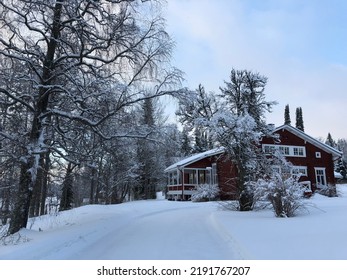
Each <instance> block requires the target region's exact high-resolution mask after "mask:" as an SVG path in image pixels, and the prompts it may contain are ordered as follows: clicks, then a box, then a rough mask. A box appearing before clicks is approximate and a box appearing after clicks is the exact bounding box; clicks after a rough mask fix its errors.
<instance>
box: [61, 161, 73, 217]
mask: <svg viewBox="0 0 347 280" xmlns="http://www.w3.org/2000/svg"><path fill="white" fill-rule="evenodd" d="M74 168H75V167H74V166H72V164H71V163H69V164H68V167H67V170H66V174H65V178H64V182H63V189H62V195H61V199H60V207H59V211H64V210H69V209H72V206H73V205H72V204H73V200H74V198H73V196H74V193H73V173H72V172H73V169H74Z"/></svg>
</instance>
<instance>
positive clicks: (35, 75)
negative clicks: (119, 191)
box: [0, 0, 181, 234]
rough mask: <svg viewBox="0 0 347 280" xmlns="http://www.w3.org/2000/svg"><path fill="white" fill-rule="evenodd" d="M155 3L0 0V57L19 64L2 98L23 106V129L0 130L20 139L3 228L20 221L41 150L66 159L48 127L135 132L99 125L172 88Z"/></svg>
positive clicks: (109, 134)
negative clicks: (13, 196) (14, 186)
mask: <svg viewBox="0 0 347 280" xmlns="http://www.w3.org/2000/svg"><path fill="white" fill-rule="evenodd" d="M159 4H160V3H159V2H158V1H136V0H114V1H113V0H100V1H92V0H90V1H82V0H72V1H64V0H60V1H55V0H47V1H37V0H26V1H24V0H3V1H0V25H1V30H0V60H4V61H6V62H7V63H8V65H9V69H11V67H12V66H15V65H18V64H20V65H21V71H20V72H18V73H16V75H13V73H11V72H10V73H9V75H12V77H10V76H8V77H2V78H3V79H6V80H7V81H8V82H7V83H6V84H5V83H1V88H0V94H1V98H5V97H6V98H7V99H9V101H10V103H11V106H16V105H18V106H21V107H22V108H23V110H25V111H28V112H29V114H28V119H27V123H26V125H27V130H28V133H26V134H22V133H20V134H19V135H17V134H15V133H13V131H2V132H1V135H2V137H4V138H6V139H14V141H17V140H18V139H20V142H21V143H20V147H21V151H20V153H19V154H18V159H20V162H19V169H20V175H19V188H18V195H17V200H16V202H15V205H14V209H13V211H12V217H11V222H10V226H9V233H10V234H12V233H15V232H17V231H18V230H20V229H21V228H23V227H26V225H27V220H28V213H29V208H30V203H31V198H32V194H33V193H34V192H35V188H37V186H38V177H39V172H40V170H42V169H43V168H42V164H43V161H42V158H43V156H44V155H46V154H47V153H49V154H50V155H51V156H57V157H62V158H64V159H65V160H67V161H69V160H70V158H71V155H70V153H69V149H68V147H66V146H65V142H64V141H60V143H59V144H58V145H57V142H55V139H54V137H55V134H51V133H49V132H50V131H54V132H59V133H60V136H61V137H63V136H65V135H67V134H68V132H71V129H69V131H65V132H64V131H63V130H60V129H61V127H59V123H62V122H66V123H70V124H71V126H70V127H72V128H78V127H81V126H82V127H84V128H85V129H88V130H89V131H90V133H92V134H96V135H98V136H100V137H101V138H102V139H112V138H114V137H132V136H138V133H137V132H136V131H135V130H132V131H129V130H126V129H123V128H121V129H119V130H118V131H110V130H109V129H108V128H107V126H106V125H105V123H107V122H109V121H110V120H112V119H117V118H118V117H119V113H120V112H122V111H123V110H125V109H126V108H128V107H131V106H133V105H134V104H136V103H137V102H139V101H141V100H144V99H147V98H153V97H154V96H161V95H164V94H170V93H173V92H176V91H175V89H174V88H173V86H175V85H177V83H178V82H179V81H180V78H181V73H180V71H178V70H176V69H173V68H171V67H170V65H169V58H170V53H171V49H172V45H173V43H172V41H171V39H170V37H169V35H168V34H167V33H166V32H165V30H164V28H163V23H164V22H163V19H162V18H161V16H160V13H158V12H157V9H156V8H157V7H159ZM143 83H149V84H150V85H151V86H152V87H153V88H154V89H155V90H154V91H153V93H152V95H151V96H148V95H144V94H143V90H142V88H143V87H142V86H140V84H143ZM24 85H25V86H24ZM109 101H112V102H109ZM100 108H102V109H100ZM22 115H23V114H22ZM70 135H71V134H70ZM140 136H142V137H143V136H144V135H140ZM18 141H19V140H18Z"/></svg>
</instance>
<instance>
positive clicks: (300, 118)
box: [295, 107, 305, 131]
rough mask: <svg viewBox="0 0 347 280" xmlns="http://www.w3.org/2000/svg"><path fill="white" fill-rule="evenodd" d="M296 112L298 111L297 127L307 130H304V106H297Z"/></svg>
mask: <svg viewBox="0 0 347 280" xmlns="http://www.w3.org/2000/svg"><path fill="white" fill-rule="evenodd" d="M295 113H296V122H295V127H296V128H297V129H300V130H302V131H305V130H304V118H303V116H302V108H301V107H298V108H296V111H295Z"/></svg>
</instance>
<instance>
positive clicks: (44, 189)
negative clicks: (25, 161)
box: [40, 153, 50, 215]
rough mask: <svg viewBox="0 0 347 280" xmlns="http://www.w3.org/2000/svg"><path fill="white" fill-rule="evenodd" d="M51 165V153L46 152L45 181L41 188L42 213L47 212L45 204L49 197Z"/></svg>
mask: <svg viewBox="0 0 347 280" xmlns="http://www.w3.org/2000/svg"><path fill="white" fill-rule="evenodd" d="M49 166H50V158H49V153H46V154H45V162H44V169H43V183H42V190H41V197H40V199H41V203H40V215H44V214H46V213H45V206H46V198H47V186H48V172H49Z"/></svg>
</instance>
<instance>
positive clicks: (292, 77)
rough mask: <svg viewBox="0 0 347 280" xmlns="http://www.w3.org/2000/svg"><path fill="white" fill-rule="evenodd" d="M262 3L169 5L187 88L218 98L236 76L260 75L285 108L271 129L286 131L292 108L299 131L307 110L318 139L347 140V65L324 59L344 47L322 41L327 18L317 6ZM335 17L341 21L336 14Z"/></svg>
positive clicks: (308, 121) (309, 126) (308, 123)
mask: <svg viewBox="0 0 347 280" xmlns="http://www.w3.org/2000/svg"><path fill="white" fill-rule="evenodd" d="M261 2H262V3H263V2H264V4H260V3H259V2H257V1H223V0H220V1H207V0H203V1H194V0H191V1H181V0H176V1H170V2H169V4H168V12H167V18H168V25H169V26H168V27H169V32H170V33H172V34H173V37H174V39H175V40H176V43H177V47H176V50H175V55H174V57H175V60H174V63H177V66H178V67H179V68H181V69H182V70H183V71H184V72H186V74H187V77H186V78H187V80H188V86H189V87H191V88H196V87H197V85H198V84H199V83H202V84H203V85H204V86H205V87H206V89H207V90H209V91H218V88H219V86H223V81H224V80H228V78H229V73H230V70H231V69H232V68H236V69H248V70H252V71H257V72H259V73H261V74H262V75H265V76H267V77H268V78H269V81H268V86H267V89H266V90H267V95H268V99H269V100H277V101H278V102H279V105H278V106H277V107H275V108H274V112H273V114H271V115H269V116H268V121H269V122H273V123H275V124H277V125H279V124H282V122H283V111H284V106H285V105H286V104H290V106H291V108H292V122H293V120H294V123H295V114H294V112H295V108H296V107H299V106H300V107H302V108H303V113H304V122H305V127H306V131H307V132H309V133H311V134H312V136H314V137H318V136H322V137H326V135H327V134H328V132H331V133H332V135H333V137H335V138H347V131H343V130H342V127H343V126H344V120H346V119H347V110H345V109H344V106H345V104H346V103H347V102H346V101H347V96H346V94H345V86H344V83H345V80H346V77H347V75H346V74H347V67H346V65H344V64H343V63H342V62H343V61H347V58H346V57H344V58H341V61H342V62H341V63H340V64H337V63H336V58H335V61H331V59H330V56H331V57H333V55H330V56H325V55H326V54H329V49H327V48H328V47H332V46H333V48H332V51H334V50H336V48H337V49H339V48H342V47H344V46H338V45H336V44H335V43H334V42H329V44H328V43H326V42H321V41H320V40H322V38H326V37H328V35H329V34H321V33H322V32H323V31H324V32H329V30H330V29H329V28H328V27H327V26H330V25H329V24H325V25H324V23H322V22H320V18H321V16H322V15H323V14H324V10H320V7H319V5H318V4H316V3H314V2H312V1H308V2H307V1H305V2H303V1H281V2H278V1H271V0H270V1H261ZM323 8H324V6H323ZM330 9H331V8H330ZM335 9H338V8H335ZM329 13H330V16H331V17H333V16H334V11H333V10H330V11H329ZM324 20H327V18H326V16H324ZM334 21H336V18H334ZM337 23H339V22H338V21H337ZM322 27H324V28H323V29H322ZM330 28H333V27H332V26H330ZM346 55H347V54H346ZM334 135H335V136H334Z"/></svg>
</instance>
